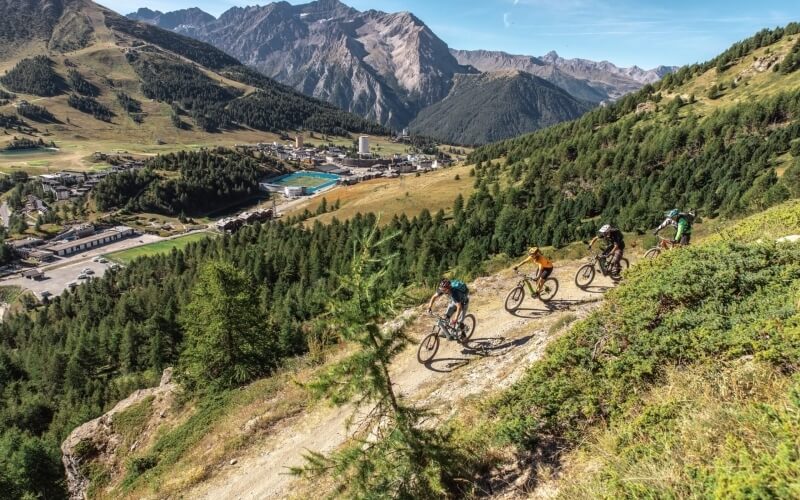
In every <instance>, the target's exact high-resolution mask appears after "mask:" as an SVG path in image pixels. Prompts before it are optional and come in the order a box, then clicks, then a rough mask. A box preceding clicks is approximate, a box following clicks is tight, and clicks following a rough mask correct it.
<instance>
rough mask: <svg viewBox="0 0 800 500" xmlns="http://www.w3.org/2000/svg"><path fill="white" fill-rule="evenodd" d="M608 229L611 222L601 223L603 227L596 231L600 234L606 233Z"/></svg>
mask: <svg viewBox="0 0 800 500" xmlns="http://www.w3.org/2000/svg"><path fill="white" fill-rule="evenodd" d="M610 230H611V224H605V225H603V227H601V228H600V230H599V231H597V232H598V233H600V234H606V233H607V232H609V231H610Z"/></svg>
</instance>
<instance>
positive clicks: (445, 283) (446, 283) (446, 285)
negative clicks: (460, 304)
mask: <svg viewBox="0 0 800 500" xmlns="http://www.w3.org/2000/svg"><path fill="white" fill-rule="evenodd" d="M439 290H441V291H443V292H446V291H447V290H450V280H449V279H447V278H442V280H441V281H440V282H439Z"/></svg>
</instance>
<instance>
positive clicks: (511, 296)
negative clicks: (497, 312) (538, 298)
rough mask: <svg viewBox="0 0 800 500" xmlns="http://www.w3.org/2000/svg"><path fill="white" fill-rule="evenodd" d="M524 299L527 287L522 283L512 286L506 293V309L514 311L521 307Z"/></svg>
mask: <svg viewBox="0 0 800 500" xmlns="http://www.w3.org/2000/svg"><path fill="white" fill-rule="evenodd" d="M523 299H525V288H524V287H523V286H522V285H517V286H515V287H514V288H512V289H511V291H510V292H508V295H506V311H508V312H510V313H513V312H514V311H516V310H517V309H519V306H520V305H521V304H522V301H523Z"/></svg>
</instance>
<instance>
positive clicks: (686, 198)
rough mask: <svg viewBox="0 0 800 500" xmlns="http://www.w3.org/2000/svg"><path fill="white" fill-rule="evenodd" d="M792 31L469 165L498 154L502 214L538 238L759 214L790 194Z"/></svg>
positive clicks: (743, 46) (795, 147)
mask: <svg viewBox="0 0 800 500" xmlns="http://www.w3.org/2000/svg"><path fill="white" fill-rule="evenodd" d="M797 31H798V25H794V24H793V25H789V26H788V27H787V28H785V29H777V30H773V31H765V32H762V33H759V34H758V35H756V36H755V37H753V38H752V39H748V40H747V41H744V42H741V43H739V44H736V45H735V46H734V47H733V48H731V49H730V50H728V51H726V52H725V53H724V54H722V55H721V56H719V57H718V58H716V59H714V60H713V61H710V62H708V63H705V64H702V65H695V66H690V67H686V68H682V69H681V70H679V71H678V72H676V73H675V74H673V75H668V76H667V77H666V78H664V80H662V81H661V82H659V83H657V84H655V85H649V86H646V87H645V88H644V89H643V90H642V91H640V92H638V93H636V94H632V95H629V96H627V97H625V98H623V99H621V100H620V101H619V102H618V103H617V104H615V105H613V106H608V107H603V108H598V109H596V110H594V111H592V112H590V113H588V114H587V115H585V116H584V117H582V118H580V119H578V120H576V121H573V122H569V123H565V124H561V125H557V126H555V127H551V128H548V129H546V130H543V131H540V132H537V133H534V134H531V135H528V136H525V137H521V138H517V139H512V140H509V141H504V142H500V143H497V144H493V145H489V146H485V147H483V148H480V149H478V150H476V151H475V152H474V153H473V154H472V155H471V157H470V158H471V160H473V161H475V162H487V161H492V160H496V159H500V162H501V165H502V166H503V171H504V172H506V173H507V175H508V182H510V183H511V184H512V188H511V189H510V190H509V192H508V194H507V195H508V196H511V198H510V200H511V203H508V204H506V205H504V208H503V209H504V211H507V213H508V217H509V218H510V219H513V220H515V221H516V222H515V224H519V226H518V227H520V228H522V227H527V228H531V231H532V237H533V239H534V240H536V241H539V242H543V243H547V242H551V243H553V244H556V245H559V244H562V243H565V242H567V241H573V240H575V239H582V238H586V237H588V236H589V235H590V234H591V233H592V232H593V231H594V228H595V227H596V226H597V224H598V223H601V222H605V221H609V222H613V223H615V224H617V225H619V226H620V227H622V228H623V229H625V230H626V231H633V230H639V231H641V230H645V229H647V228H648V227H649V226H650V224H652V221H653V220H654V218H655V217H656V215H657V213H658V212H660V211H663V210H665V209H667V208H669V207H673V206H678V207H683V208H685V209H689V208H695V209H698V210H699V211H700V213H701V214H702V215H703V216H705V217H715V216H718V215H723V216H736V215H740V214H744V213H747V212H750V211H755V210H760V209H763V208H764V207H767V206H769V205H773V204H775V203H778V202H780V201H782V200H785V199H787V198H788V197H790V196H791V195H792V194H793V193H796V192H797V189H798V187H797V176H796V172H797V169H798V168H800V166H798V164H797V162H798V158H800V154H798V153H800V143H798V141H797V138H799V137H800V75H798V73H796V72H794V73H787V72H785V71H782V70H781V68H782V60H783V58H784V57H785V56H786V54H787V53H789V51H790V50H792V47H793V46H794V45H795V43H796V41H795V40H792V39H791V38H792V36H795V37H796V35H797ZM765 61H766V62H765ZM770 62H771V64H769V63H770ZM756 67H757V68H759V70H760V71H759V70H757V69H754V68H756ZM734 82H738V83H734ZM720 86H721V87H723V88H724V89H725V90H724V92H720V94H719V95H715V96H714V97H713V99H712V98H710V97H708V96H707V95H706V94H708V90H709V89H711V88H712V87H714V88H715V90H717V89H719V88H720ZM701 92H702V93H701ZM512 193H513V195H512ZM503 218H504V217H501V219H503Z"/></svg>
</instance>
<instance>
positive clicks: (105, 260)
mask: <svg viewBox="0 0 800 500" xmlns="http://www.w3.org/2000/svg"><path fill="white" fill-rule="evenodd" d="M97 262H98V263H100V264H105V263H106V262H108V259H106V258H105V257H100V258H99V259H97Z"/></svg>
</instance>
